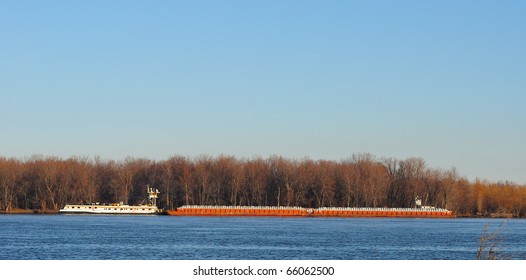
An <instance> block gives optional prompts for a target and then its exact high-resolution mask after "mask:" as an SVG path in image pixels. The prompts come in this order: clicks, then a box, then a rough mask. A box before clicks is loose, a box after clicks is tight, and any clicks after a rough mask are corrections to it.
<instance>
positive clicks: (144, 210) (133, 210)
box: [59, 205, 158, 215]
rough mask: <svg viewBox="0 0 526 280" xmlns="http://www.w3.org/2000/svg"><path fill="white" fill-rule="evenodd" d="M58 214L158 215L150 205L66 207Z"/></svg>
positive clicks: (155, 208) (154, 207) (155, 209)
mask: <svg viewBox="0 0 526 280" xmlns="http://www.w3.org/2000/svg"><path fill="white" fill-rule="evenodd" d="M59 213H60V214H99V215H107V214H112V215H113V214H115V215H153V214H157V213H158V209H157V207H156V206H151V205H137V206H130V205H66V206H65V207H64V208H62V209H60V211H59Z"/></svg>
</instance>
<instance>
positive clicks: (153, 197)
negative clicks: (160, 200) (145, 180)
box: [146, 185, 159, 206]
mask: <svg viewBox="0 0 526 280" xmlns="http://www.w3.org/2000/svg"><path fill="white" fill-rule="evenodd" d="M146 192H148V200H149V202H150V204H151V205H155V206H157V195H158V194H159V190H158V189H154V188H150V186H149V185H146Z"/></svg>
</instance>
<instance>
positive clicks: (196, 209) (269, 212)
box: [166, 206, 453, 218]
mask: <svg viewBox="0 0 526 280" xmlns="http://www.w3.org/2000/svg"><path fill="white" fill-rule="evenodd" d="M166 214H168V215H171V216H249V217H259V216H261V217H342V218H346V217H385V218H396V217H401V218H452V217H453V213H452V212H451V211H449V210H446V209H416V208H301V207H229V206H183V207H180V208H177V209H175V210H167V211H166Z"/></svg>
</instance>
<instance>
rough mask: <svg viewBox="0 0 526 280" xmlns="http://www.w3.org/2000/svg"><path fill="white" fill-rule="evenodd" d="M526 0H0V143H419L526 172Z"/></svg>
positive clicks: (327, 152) (145, 153)
mask: <svg viewBox="0 0 526 280" xmlns="http://www.w3.org/2000/svg"><path fill="white" fill-rule="evenodd" d="M525 14H526V2H525V1H481V0H473V1H403V0H402V1H370V0H368V1H366V0H364V1H309V0H301V1H300V0H298V1H287V0H279V1H269V0H266V1H242V0H240V1H212V0H209V1H195V0H192V1H93V0H92V1H69V0H63V1H15V0H12V1H11V0H3V1H0V155H2V156H7V157H11V156H14V157H21V158H23V157H26V156H30V155H33V154H43V155H54V156H60V157H69V156H89V157H93V156H96V155H98V156H101V157H102V158H106V159H117V160H118V159H123V158H125V157H126V156H133V157H147V158H151V159H166V158H168V157H169V156H171V155H173V154H180V155H186V156H197V155H201V154H208V155H213V156H215V155H219V154H228V155H234V156H237V157H240V158H243V157H249V158H250V157H253V156H263V157H267V156H269V155H273V154H277V155H282V156H284V157H287V158H303V157H309V158H312V159H331V160H340V159H345V158H347V157H349V156H350V155H352V154H354V153H364V152H366V153H371V154H373V155H376V156H377V157H395V158H399V159H405V158H407V157H413V156H414V157H422V158H423V159H424V160H425V161H426V162H427V164H428V166H429V167H433V168H435V167H436V168H444V169H448V168H451V167H456V168H457V169H458V171H459V173H460V175H463V176H466V177H468V178H469V179H474V178H476V177H479V178H483V179H489V180H491V181H504V180H511V181H515V182H517V183H520V184H524V183H526V106H525V105H526V16H524V15H525Z"/></svg>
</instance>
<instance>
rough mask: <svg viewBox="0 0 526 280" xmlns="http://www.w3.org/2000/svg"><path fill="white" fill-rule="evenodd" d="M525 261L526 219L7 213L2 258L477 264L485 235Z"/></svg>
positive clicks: (1, 220)
mask: <svg viewBox="0 0 526 280" xmlns="http://www.w3.org/2000/svg"><path fill="white" fill-rule="evenodd" d="M502 223H504V226H503V229H504V231H503V233H502V234H501V235H500V236H501V237H502V242H501V243H499V244H498V245H497V249H498V250H499V251H500V252H501V253H503V254H504V255H506V256H507V257H510V258H518V259H524V258H525V256H526V220H508V221H506V220H502V219H408V218H403V219H396V218H388V219H384V218H373V219H366V218H347V219H339V218H245V217H236V218H232V217H170V216H91V215H79V216H75V215H50V216H48V215H0V259H3V260H6V259H7V260H9V259H82V260H88V259H89V260H91V259H140V260H157V259H172V260H177V259H273V260H275V259H278V260H279V259H346V260H350V259H365V260H373V259H382V260H386V259H409V260H415V259H428V260H429V259H467V260H469V259H474V258H475V255H476V252H477V249H478V241H479V238H480V235H481V232H482V230H483V229H484V227H485V226H486V225H489V228H490V230H491V229H494V228H496V227H498V226H499V225H501V224H502Z"/></svg>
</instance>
